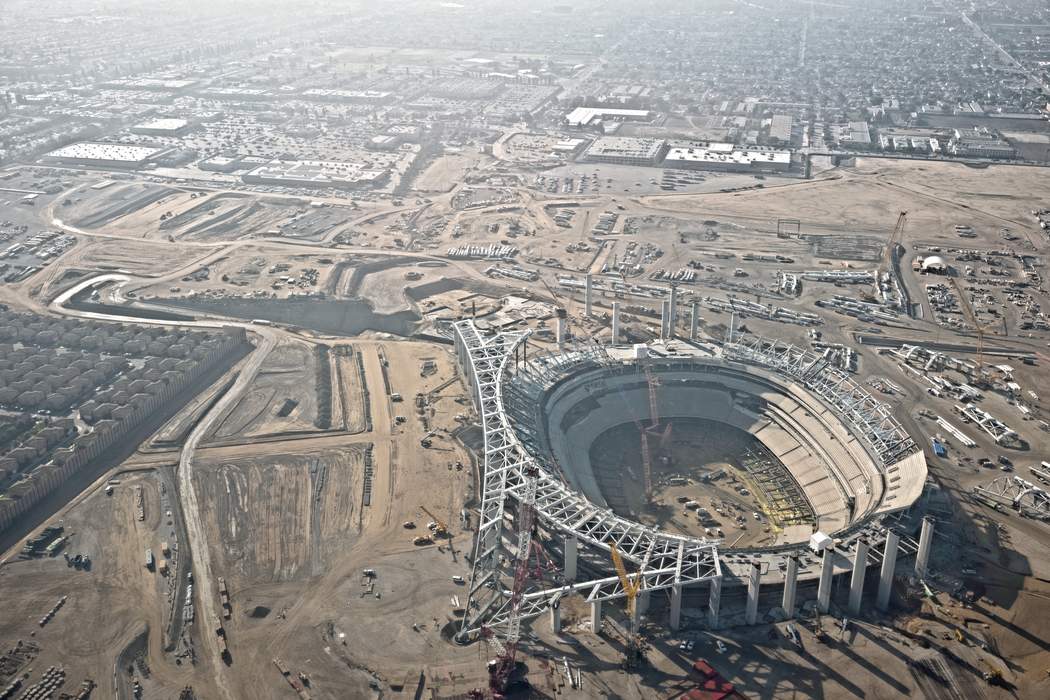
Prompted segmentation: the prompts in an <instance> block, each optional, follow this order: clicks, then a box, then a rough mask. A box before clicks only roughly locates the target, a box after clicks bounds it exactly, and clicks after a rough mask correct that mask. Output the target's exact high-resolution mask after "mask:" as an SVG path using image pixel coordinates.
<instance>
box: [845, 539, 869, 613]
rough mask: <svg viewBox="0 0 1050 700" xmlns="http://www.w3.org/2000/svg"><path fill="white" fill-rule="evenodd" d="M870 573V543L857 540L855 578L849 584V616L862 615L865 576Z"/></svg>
mask: <svg viewBox="0 0 1050 700" xmlns="http://www.w3.org/2000/svg"><path fill="white" fill-rule="evenodd" d="M867 571H868V543H867V542H866V541H865V540H857V552H856V554H855V555H854V556H853V576H852V577H851V578H850V582H849V614H850V615H853V616H854V617H856V616H857V615H859V614H860V602H861V600H862V599H863V598H864V575H865V574H866V573H867Z"/></svg>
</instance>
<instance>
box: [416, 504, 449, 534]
mask: <svg viewBox="0 0 1050 700" xmlns="http://www.w3.org/2000/svg"><path fill="white" fill-rule="evenodd" d="M419 509H420V510H421V511H423V512H424V513H426V514H427V515H428V516H429V517H430V519H431V520H433V521H434V527H433V528H431V529H432V530H433V531H434V535H435V536H437V537H448V538H449V539H452V534H451V533H450V532H449V529H448V525H446V524H445V521H444V520H442V519H441V518H439V517H438V516H436V515H434V514H433V513H431V512H430V511H429V510H428V509H427V507H426V506H422V505H421V506H419Z"/></svg>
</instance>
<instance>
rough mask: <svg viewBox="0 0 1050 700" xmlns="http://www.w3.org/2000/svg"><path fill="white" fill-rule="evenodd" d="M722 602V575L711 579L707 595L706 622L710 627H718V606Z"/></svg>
mask: <svg viewBox="0 0 1050 700" xmlns="http://www.w3.org/2000/svg"><path fill="white" fill-rule="evenodd" d="M721 602H722V577H721V576H716V577H714V578H712V579H711V589H710V592H709V593H708V596H707V624H708V625H709V626H710V627H711V629H718V607H719V605H720V604H721Z"/></svg>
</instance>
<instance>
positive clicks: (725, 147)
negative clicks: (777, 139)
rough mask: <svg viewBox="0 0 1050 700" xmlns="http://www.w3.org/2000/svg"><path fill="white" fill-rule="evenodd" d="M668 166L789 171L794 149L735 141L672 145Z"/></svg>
mask: <svg viewBox="0 0 1050 700" xmlns="http://www.w3.org/2000/svg"><path fill="white" fill-rule="evenodd" d="M664 167H665V168H681V169H685V170H722V171H727V172H743V173H747V172H785V171H787V170H790V169H791V151H785V150H781V149H776V148H768V147H764V146H751V147H746V148H739V147H737V146H735V145H733V144H731V143H693V144H688V145H672V146H671V148H670V149H669V150H668V151H667V156H666V157H665V158H664Z"/></svg>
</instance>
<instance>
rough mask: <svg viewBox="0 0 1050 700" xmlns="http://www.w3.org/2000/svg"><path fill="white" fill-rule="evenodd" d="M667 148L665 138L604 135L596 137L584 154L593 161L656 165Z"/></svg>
mask: <svg viewBox="0 0 1050 700" xmlns="http://www.w3.org/2000/svg"><path fill="white" fill-rule="evenodd" d="M666 150H667V142H666V141H665V140H663V139H635V138H626V137H621V136H604V137H602V138H599V139H596V140H595V141H594V143H592V144H591V146H590V148H588V149H587V150H586V152H584V154H583V159H584V160H585V161H588V162H591V163H613V164H616V165H656V164H657V163H658V162H660V159H661V158H662V157H663V155H664V153H665V152H666Z"/></svg>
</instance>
